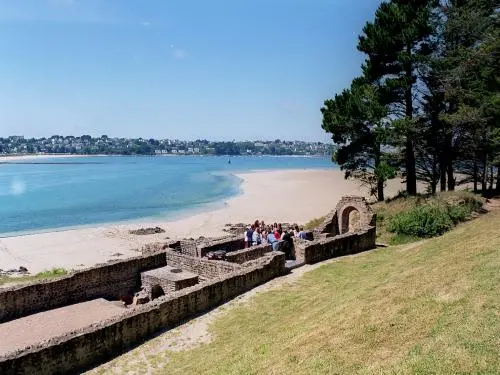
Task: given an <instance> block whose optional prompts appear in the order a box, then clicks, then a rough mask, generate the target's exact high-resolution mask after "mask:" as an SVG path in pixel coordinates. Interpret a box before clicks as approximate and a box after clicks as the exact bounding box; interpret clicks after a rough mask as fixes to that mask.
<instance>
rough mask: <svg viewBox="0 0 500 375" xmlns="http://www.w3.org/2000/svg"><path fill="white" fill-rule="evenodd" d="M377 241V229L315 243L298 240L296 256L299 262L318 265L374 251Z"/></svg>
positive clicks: (368, 229)
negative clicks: (337, 258)
mask: <svg viewBox="0 0 500 375" xmlns="http://www.w3.org/2000/svg"><path fill="white" fill-rule="evenodd" d="M375 240H376V228H375V227H367V228H365V229H363V230H360V231H358V232H351V233H345V234H341V235H338V236H335V237H327V238H321V239H318V240H315V241H304V240H298V239H296V240H294V245H295V256H296V257H297V260H299V261H303V262H305V263H309V264H310V263H316V262H319V261H322V260H326V259H330V258H335V257H339V256H343V255H348V254H356V253H359V252H362V251H365V250H369V249H374V248H375V246H376V245H375Z"/></svg>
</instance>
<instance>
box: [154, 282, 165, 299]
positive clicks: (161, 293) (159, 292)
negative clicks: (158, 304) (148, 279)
mask: <svg viewBox="0 0 500 375" xmlns="http://www.w3.org/2000/svg"><path fill="white" fill-rule="evenodd" d="M164 295H165V292H164V291H163V288H162V287H161V286H159V285H154V286H153V287H152V288H151V300H154V299H156V298H158V297H161V296H164Z"/></svg>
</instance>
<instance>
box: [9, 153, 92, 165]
mask: <svg viewBox="0 0 500 375" xmlns="http://www.w3.org/2000/svg"><path fill="white" fill-rule="evenodd" d="M85 156H88V155H73V154H30V155H0V163H8V162H13V161H14V162H16V161H29V160H31V161H40V160H43V159H67V158H78V157H85Z"/></svg>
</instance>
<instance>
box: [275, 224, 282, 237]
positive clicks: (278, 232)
mask: <svg viewBox="0 0 500 375" xmlns="http://www.w3.org/2000/svg"><path fill="white" fill-rule="evenodd" d="M274 237H276V239H277V240H278V241H279V240H280V239H281V233H280V231H279V227H278V226H277V225H276V224H275V225H274Z"/></svg>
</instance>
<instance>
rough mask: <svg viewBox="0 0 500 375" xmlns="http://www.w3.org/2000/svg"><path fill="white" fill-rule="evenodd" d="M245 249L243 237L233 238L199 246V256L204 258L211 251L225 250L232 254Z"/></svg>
mask: <svg viewBox="0 0 500 375" xmlns="http://www.w3.org/2000/svg"><path fill="white" fill-rule="evenodd" d="M244 248H245V239H244V238H243V236H233V237H229V238H224V239H221V240H216V241H210V242H207V243H203V244H200V245H198V254H199V256H200V257H204V256H205V255H207V253H208V252H210V251H217V250H224V251H227V252H231V251H236V250H241V249H244Z"/></svg>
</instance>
